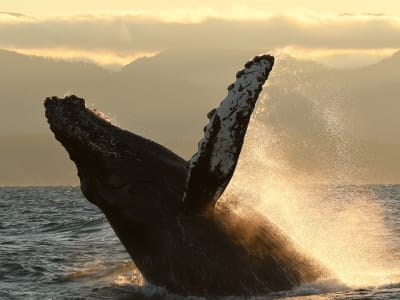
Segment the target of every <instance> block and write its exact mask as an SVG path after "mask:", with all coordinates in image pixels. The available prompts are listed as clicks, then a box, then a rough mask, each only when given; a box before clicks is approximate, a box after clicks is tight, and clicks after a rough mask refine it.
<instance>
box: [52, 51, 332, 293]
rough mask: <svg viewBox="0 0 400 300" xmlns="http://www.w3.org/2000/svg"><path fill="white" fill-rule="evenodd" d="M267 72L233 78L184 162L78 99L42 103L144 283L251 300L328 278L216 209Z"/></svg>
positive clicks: (256, 223) (266, 231) (259, 223)
mask: <svg viewBox="0 0 400 300" xmlns="http://www.w3.org/2000/svg"><path fill="white" fill-rule="evenodd" d="M273 64H274V58H273V57H272V56H269V55H262V56H256V57H255V58H254V59H253V60H251V61H249V62H247V63H246V65H245V67H244V69H243V70H241V71H239V72H238V73H237V74H236V81H235V82H234V83H233V84H231V85H230V86H229V87H228V95H227V96H226V98H225V99H224V100H223V101H222V102H221V104H220V106H219V107H218V108H217V109H214V110H212V111H210V112H209V113H208V118H209V123H208V125H207V126H206V127H205V129H204V138H203V139H202V140H201V141H200V142H199V149H198V152H197V153H195V154H194V155H193V157H192V159H191V160H189V161H186V160H184V159H182V158H181V157H179V156H178V155H176V154H175V153H173V152H172V151H170V150H168V149H167V148H165V147H163V146H161V145H159V144H157V143H155V142H153V141H150V140H148V139H146V138H144V137H141V136H138V135H136V134H134V133H131V132H128V131H126V130H123V129H121V128H119V127H117V126H115V125H113V124H112V123H111V122H110V121H109V120H107V119H106V118H104V116H103V115H102V114H100V113H98V112H96V111H94V110H90V109H88V108H87V107H86V106H85V100H84V99H81V98H79V97H77V96H69V97H66V98H57V97H51V98H47V99H46V100H45V108H46V117H47V120H48V122H49V124H50V128H51V130H52V131H53V132H54V134H55V137H56V139H57V140H59V141H60V142H61V143H62V145H63V146H64V147H65V148H66V150H67V151H68V153H69V155H70V158H71V160H72V161H74V163H75V165H76V167H77V170H78V176H79V178H80V182H81V189H82V192H83V194H84V195H85V197H86V198H87V199H88V200H89V201H90V202H92V203H94V204H95V205H97V206H98V207H99V208H100V209H101V210H102V212H103V213H104V214H105V216H106V218H107V219H108V221H109V222H110V224H111V226H112V228H113V229H114V231H115V233H116V234H117V236H118V237H119V239H120V240H121V242H122V244H123V245H124V247H125V248H126V250H127V252H128V253H129V255H130V256H131V258H132V260H133V261H134V263H135V265H136V266H137V267H138V269H139V270H140V271H141V272H142V274H143V276H144V277H145V279H146V280H147V281H148V282H150V283H152V284H155V285H158V286H163V287H165V288H167V289H168V290H169V291H171V292H174V293H179V294H185V295H255V294H260V293H266V292H270V291H278V290H288V289H291V288H293V287H295V286H297V285H300V284H302V283H305V282H311V281H314V280H316V279H318V278H319V277H321V276H323V275H324V274H325V273H326V270H325V268H324V267H322V266H321V265H320V264H319V263H318V262H317V261H316V260H314V259H313V258H311V257H309V256H307V255H306V254H304V253H303V252H302V251H301V250H299V249H298V247H297V246H296V245H295V244H294V243H293V242H292V241H291V240H290V238H289V237H288V236H286V235H285V234H284V233H283V232H281V231H280V230H279V229H278V228H277V226H275V225H274V224H272V223H271V222H269V221H268V220H267V219H266V218H265V217H264V216H261V215H259V214H257V213H256V212H255V211H254V210H252V209H250V208H248V207H245V206H243V207H242V206H241V204H240V202H241V201H240V199H237V201H236V202H235V201H233V202H235V203H236V204H235V205H234V204H229V203H228V202H229V201H227V202H225V201H220V202H221V203H219V202H217V200H218V199H219V198H220V196H221V195H222V193H223V191H224V190H225V188H226V186H227V185H228V183H229V180H230V179H231V177H232V175H233V173H234V170H235V167H236V163H237V160H238V157H239V154H240V151H241V148H242V145H243V141H244V137H245V133H246V129H247V125H248V122H249V120H250V116H251V113H252V111H253V109H254V106H255V103H256V101H257V98H258V96H259V94H260V92H261V89H262V86H263V84H264V83H265V81H266V80H267V78H268V75H269V73H270V71H271V69H272V66H273ZM255 188H256V187H255ZM237 206H239V207H241V209H240V210H238V209H236V208H237Z"/></svg>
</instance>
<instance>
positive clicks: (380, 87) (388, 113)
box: [0, 50, 400, 185]
mask: <svg viewBox="0 0 400 300" xmlns="http://www.w3.org/2000/svg"><path fill="white" fill-rule="evenodd" d="M254 54H256V53H254V50H249V51H243V52H236V51H221V52H218V51H213V52H211V51H200V50H198V51H192V52H185V51H167V52H164V53H160V54H159V55H157V56H155V57H151V58H142V59H138V60H135V61H134V62H132V63H130V64H129V65H127V66H125V67H124V68H123V69H122V70H121V71H120V72H112V71H108V70H105V69H102V68H101V67H99V66H96V65H93V64H89V63H82V62H69V61H56V60H52V59H46V58H41V57H36V56H25V55H21V54H17V53H14V52H9V51H4V50H0V67H1V70H3V72H1V73H0V103H1V107H2V109H1V111H0V119H1V122H2V126H0V138H1V139H2V147H1V149H0V152H1V155H0V165H1V166H2V170H3V172H2V174H1V175H0V184H1V185H10V184H71V183H77V180H76V176H75V173H76V172H75V170H74V167H73V165H72V163H71V162H70V161H69V160H68V157H67V155H66V153H64V151H63V149H62V148H61V146H59V145H58V144H57V142H56V141H55V140H54V138H53V136H52V134H51V133H50V131H49V129H48V125H47V123H46V121H45V117H44V109H43V105H42V103H43V100H44V99H45V97H46V96H52V95H57V96H63V95H65V94H76V95H79V96H81V97H84V98H85V99H87V101H88V103H89V104H90V105H93V106H95V107H96V108H98V109H99V110H101V111H104V112H105V113H107V114H108V115H109V116H110V117H111V118H112V119H114V120H116V122H117V124H119V125H121V126H122V127H124V128H127V129H129V130H132V131H134V132H136V133H138V134H142V135H145V136H146V137H149V138H152V139H155V140H157V141H159V142H160V143H162V144H164V145H167V146H169V147H171V148H172V149H173V150H175V151H177V152H178V153H179V154H181V155H183V156H184V157H186V158H189V157H190V155H191V154H193V153H194V152H195V151H196V148H197V141H198V140H199V139H200V138H201V136H202V128H203V127H204V125H205V124H206V122H207V119H206V113H207V112H208V111H209V110H210V109H211V108H213V107H215V106H217V105H218V104H219V102H220V101H221V100H222V99H223V97H224V96H225V94H226V86H227V85H228V84H229V83H231V82H232V81H233V80H234V75H235V73H236V71H237V70H238V69H240V68H241V67H242V65H243V64H244V62H245V61H246V60H247V59H249V58H251V57H252V56H254ZM399 67H400V53H396V54H395V55H394V56H393V57H390V58H387V59H385V60H383V61H381V62H379V63H378V64H375V65H371V66H368V67H364V68H358V69H351V70H341V69H332V68H328V67H325V66H322V65H320V64H317V63H314V62H311V61H302V60H298V59H294V58H292V57H288V56H281V55H277V57H276V65H275V67H274V70H273V72H272V73H271V76H270V80H269V81H268V82H267V86H266V89H265V91H266V92H265V93H263V94H262V97H261V98H262V99H261V100H260V103H259V104H258V107H257V111H258V113H257V114H256V115H255V119H256V120H258V121H259V122H261V123H263V124H264V125H265V127H266V128H268V129H269V130H270V131H271V132H272V133H273V134H274V136H275V138H277V139H278V140H279V142H277V143H275V144H274V147H275V149H274V151H275V153H276V152H279V153H280V155H281V156H283V157H284V158H285V159H286V160H287V161H288V162H289V164H290V166H291V167H293V168H296V169H297V170H300V171H302V172H308V173H313V174H315V175H316V176H319V174H321V173H324V174H328V173H330V171H332V172H331V173H332V174H333V173H336V174H337V173H338V172H339V173H340V170H341V169H343V166H344V165H346V166H347V168H350V169H357V170H358V171H357V173H354V174H353V175H351V176H353V177H354V176H356V177H357V178H356V179H359V180H360V181H368V182H371V181H374V182H400V165H399V164H400V118H398V116H397V114H398V112H399V111H400V101H399V95H400V76H399V75H400V74H399V70H400V69H399ZM328 158H329V159H328ZM329 170H330V171H329ZM332 174H329V176H331V175H332ZM353 177H352V178H351V179H354V178H353Z"/></svg>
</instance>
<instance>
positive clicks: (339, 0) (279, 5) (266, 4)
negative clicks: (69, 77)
mask: <svg viewBox="0 0 400 300" xmlns="http://www.w3.org/2000/svg"><path fill="white" fill-rule="evenodd" d="M240 6H241V7H248V8H249V9H251V10H262V11H266V10H268V11H284V10H288V9H309V10H315V11H319V12H331V13H384V14H389V15H393V14H394V15H399V14H400V2H399V1H397V0H381V1H376V0H351V1H346V0H336V1H321V0H303V1H301V2H300V1H298V0H280V1H265V0H248V1H234V0H233V1H231V0H218V1H210V0H202V1H198V0H197V1H196V0H192V1H187V0H168V1H165V0H152V1H142V0H139V1H138V0H114V1H109V0H85V1H76V0H59V1H52V0H35V1H32V0H2V1H1V10H3V11H12V12H18V13H23V14H31V15H35V16H45V15H54V14H57V15H64V14H73V13H88V12H94V11H106V12H110V11H129V10H130V11H134V10H147V11H151V12H159V11H160V10H189V11H191V10H192V11H194V10H198V9H204V10H207V9H209V10H216V11H219V12H221V13H226V12H229V11H231V10H232V9H234V8H235V7H240Z"/></svg>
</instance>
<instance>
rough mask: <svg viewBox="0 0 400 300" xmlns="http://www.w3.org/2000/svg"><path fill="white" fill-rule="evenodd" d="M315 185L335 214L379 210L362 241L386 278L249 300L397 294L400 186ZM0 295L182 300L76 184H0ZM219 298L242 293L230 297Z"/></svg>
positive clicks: (399, 291)
mask: <svg viewBox="0 0 400 300" xmlns="http://www.w3.org/2000/svg"><path fill="white" fill-rule="evenodd" d="M316 190H318V193H323V197H321V199H323V200H320V201H325V202H327V203H329V204H330V207H331V208H332V207H333V208H335V207H337V210H338V213H339V211H340V210H343V203H346V204H348V203H349V202H351V201H358V202H360V201H361V202H362V201H364V199H368V203H369V204H371V203H372V204H373V205H377V206H373V207H379V208H380V214H382V220H383V222H384V224H381V225H382V226H383V227H382V228H385V230H383V229H381V228H378V229H377V230H376V232H375V231H374V234H376V239H374V241H376V243H375V244H374V243H372V242H371V241H370V240H369V239H365V243H371V245H367V246H368V247H370V248H371V250H370V252H372V253H373V254H374V251H375V252H377V253H376V256H377V260H379V259H381V258H382V257H380V256H383V255H384V256H385V257H384V258H385V262H386V263H385V266H383V268H382V269H380V271H379V274H375V273H377V272H375V271H374V269H372V271H371V270H370V271H369V272H370V274H369V276H372V277H373V276H374V275H376V276H379V277H380V278H384V279H383V280H381V281H380V282H379V284H377V283H371V284H368V281H367V282H364V283H363V284H360V285H359V286H357V285H349V284H346V283H342V282H341V281H340V280H331V281H327V282H326V281H325V282H317V283H314V284H308V285H304V286H301V287H298V288H296V289H294V290H292V291H288V292H282V293H273V294H265V295H257V296H254V297H252V298H253V299H285V298H289V299H400V269H399V268H398V266H399V264H398V262H399V260H400V185H369V186H329V187H325V188H321V187H319V188H318V189H317V188H316ZM366 194H368V197H367V198H366V197H365V195H366ZM371 195H373V196H372V197H371ZM365 201H367V200H365ZM342 217H343V216H342ZM347 217H348V218H352V216H351V215H349V216H347ZM314 221H315V220H314ZM358 221H360V220H358ZM304 222H307V220H305V221H304ZM350 224H352V223H350ZM374 224H375V223H374V222H369V217H366V218H365V220H364V219H362V222H359V223H357V226H360V227H362V226H365V227H366V228H367V227H369V226H374ZM349 226H354V224H353V225H349ZM335 234H337V230H336V231H335V232H326V233H325V236H328V235H335ZM360 235H361V233H360ZM340 238H341V235H340V234H339V235H338V236H337V237H334V239H333V240H335V239H336V240H337V242H338V244H339V240H340ZM321 239H324V238H321ZM354 239H355V240H356V239H361V240H362V239H363V237H362V236H354ZM383 241H384V242H383ZM383 243H384V245H383ZM361 244H362V242H361ZM351 245H352V246H349V247H348V248H349V249H348V251H346V253H345V254H343V255H350V256H351V258H352V260H357V259H358V257H357V253H358V252H357V251H356V249H353V247H355V246H354V245H353V244H351ZM330 247H335V246H334V245H332V244H331V245H330ZM352 251H354V254H352ZM347 265H348V264H347ZM350 267H351V268H353V270H352V271H354V274H359V273H363V272H364V270H356V269H357V265H355V266H350ZM338 272H340V271H338ZM339 275H340V274H339ZM338 277H340V276H338ZM371 282H374V281H373V280H371ZM190 298H192V299H196V298H197V297H190ZM0 299H185V298H184V297H181V296H179V295H174V294H171V293H169V292H168V291H167V290H165V289H164V288H162V287H156V286H152V285H150V284H148V283H146V282H145V280H144V279H143V278H142V276H141V274H140V272H139V271H138V270H137V269H136V268H135V265H134V264H133V263H132V261H131V260H130V258H129V256H128V255H127V253H126V252H125V250H124V248H123V247H122V245H121V244H120V242H119V240H118V238H117V237H116V236H115V234H114V232H113V230H112V229H111V227H110V226H109V224H108V223H107V220H106V219H105V217H104V216H103V214H102V213H101V212H100V211H99V210H98V209H97V208H96V207H95V206H93V205H92V204H90V203H89V202H88V201H87V200H86V199H85V198H84V197H83V196H82V194H81V192H80V190H79V188H77V187H3V188H0ZM217 299H219V298H217ZM221 299H244V298H243V297H238V296H235V295H232V297H225V298H221Z"/></svg>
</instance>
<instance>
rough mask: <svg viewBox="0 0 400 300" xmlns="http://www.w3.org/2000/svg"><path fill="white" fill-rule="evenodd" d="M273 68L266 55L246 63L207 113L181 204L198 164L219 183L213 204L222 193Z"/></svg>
mask: <svg viewBox="0 0 400 300" xmlns="http://www.w3.org/2000/svg"><path fill="white" fill-rule="evenodd" d="M272 65H273V58H272V57H270V56H267V55H264V56H260V57H255V58H254V59H253V60H252V61H250V62H248V63H247V64H246V65H245V69H244V70H242V71H240V72H238V74H237V75H236V77H237V80H236V81H235V83H233V84H231V85H230V86H229V87H228V95H227V96H226V97H225V99H224V100H223V101H222V102H221V104H220V106H219V107H218V108H217V109H214V110H212V111H210V112H209V113H208V115H207V116H208V118H209V119H210V121H209V123H208V125H207V126H206V127H205V133H204V137H203V138H202V139H201V140H200V142H199V145H198V152H197V153H196V154H195V155H194V156H193V157H192V159H191V160H190V162H189V174H188V178H187V182H186V190H185V195H184V201H185V200H186V196H187V192H188V189H190V185H189V183H190V180H191V173H192V171H193V170H194V169H196V166H199V165H200V164H207V166H206V169H207V170H208V172H209V174H210V175H211V174H213V175H214V176H217V177H218V180H219V183H220V185H219V186H218V187H217V188H216V190H215V191H214V192H213V196H212V199H209V200H210V201H216V200H217V199H218V198H219V196H220V195H221V194H222V192H223V191H224V190H225V187H226V186H227V184H228V182H229V180H230V177H231V176H232V173H233V170H234V168H235V166H236V162H237V159H238V156H239V153H240V150H241V147H242V142H243V138H244V134H245V132H246V129H247V125H248V119H249V118H250V115H251V113H252V111H253V109H254V105H255V102H256V101H257V98H258V95H259V93H260V91H261V88H262V85H263V84H264V82H265V80H266V79H267V77H268V74H269V72H270V70H271V69H272ZM241 118H244V119H246V120H241ZM202 167H203V166H202ZM195 180H198V178H196V179H195ZM190 201H191V200H190Z"/></svg>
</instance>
